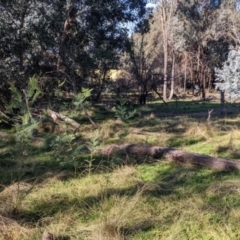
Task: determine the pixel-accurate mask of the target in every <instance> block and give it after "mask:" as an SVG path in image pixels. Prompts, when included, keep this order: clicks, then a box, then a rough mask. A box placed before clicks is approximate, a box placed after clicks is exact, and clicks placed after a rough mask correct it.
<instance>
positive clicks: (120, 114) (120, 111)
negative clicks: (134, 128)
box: [115, 98, 137, 121]
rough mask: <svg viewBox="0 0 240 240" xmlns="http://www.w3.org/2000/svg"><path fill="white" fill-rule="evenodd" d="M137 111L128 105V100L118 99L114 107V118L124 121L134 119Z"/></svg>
mask: <svg viewBox="0 0 240 240" xmlns="http://www.w3.org/2000/svg"><path fill="white" fill-rule="evenodd" d="M136 114H137V109H136V108H132V107H131V106H129V105H128V100H126V99H123V98H120V99H119V105H117V106H116V111H115V117H116V118H120V119H122V120H124V121H126V120H129V119H130V118H133V117H135V115H136Z"/></svg>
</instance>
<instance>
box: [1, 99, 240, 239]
mask: <svg viewBox="0 0 240 240" xmlns="http://www.w3.org/2000/svg"><path fill="white" fill-rule="evenodd" d="M171 104H172V105H171ZM175 104H176V102H173V103H170V104H169V105H168V107H166V106H164V105H162V104H159V103H151V104H149V105H148V106H145V107H142V108H140V109H139V110H138V117H136V118H134V119H133V120H131V119H129V120H127V121H123V120H119V119H116V118H114V111H113V110H111V111H107V110H105V109H104V108H103V106H98V107H97V108H92V109H91V111H89V114H91V116H92V118H93V119H94V120H95V121H96V123H97V124H98V126H99V130H98V131H96V130H94V128H93V126H92V125H91V124H89V122H88V121H87V120H86V119H84V117H82V116H80V115H77V113H76V112H72V113H69V116H70V115H71V117H74V118H75V119H78V120H79V121H80V122H81V123H83V124H82V127H81V129H80V131H79V132H77V133H71V132H68V131H67V130H65V131H62V132H61V133H60V132H58V133H56V132H54V131H53V132H49V133H44V132H43V133H41V134H40V137H39V138H35V139H22V140H21V141H16V140H15V138H14V135H13V134H12V133H9V134H8V135H7V136H5V137H1V140H0V189H1V192H0V239H3V240H5V239H13V240H17V239H22V240H25V239H26V240H29V239H41V238H42V234H43V232H44V231H49V232H51V233H53V234H54V236H55V239H59V240H60V239H62V240H64V239H65V240H67V239H71V240H81V239H84V240H85V239H102V240H107V239H109V240H112V239H113V240H114V239H115V240H120V239H127V240H128V239H129V240H139V239H142V240H145V239H146V240H149V239H153V240H161V239H163V240H165V239H179V240H180V239H181V240H182V239H186V240H188V239H197V240H198V239H204V240H205V239H214V240H215V239H217V240H218V239H223V240H225V239H229V240H230V239H231V240H232V239H240V230H239V227H238V222H239V217H240V196H239V194H240V180H239V179H240V178H239V177H240V173H239V172H219V171H214V170H210V169H205V168H194V167H191V166H188V167H185V168H183V167H179V166H176V165H173V164H172V163H170V162H168V161H167V160H164V159H163V160H161V161H160V162H158V163H156V162H152V161H151V159H149V158H148V157H145V156H143V157H142V159H141V162H142V163H141V164H140V163H139V161H138V160H139V159H136V158H134V157H133V156H117V155H116V156H113V157H111V158H108V159H105V158H103V157H99V156H98V155H97V154H96V151H97V150H98V149H99V148H102V147H104V146H105V145H107V144H111V143H116V144H121V143H139V144H147V145H158V146H169V147H176V148H180V149H184V150H187V151H193V152H197V153H202V154H209V155H211V156H219V157H224V158H229V159H239V158H240V151H239V147H240V140H239V139H240V130H239V120H240V118H239V116H238V114H237V108H236V106H234V107H232V106H229V107H228V108H227V110H226V111H225V112H224V113H223V114H220V113H221V112H220V111H219V109H220V107H219V105H217V104H216V103H212V102H209V103H207V102H206V103H204V104H202V103H201V104H200V103H199V104H193V102H188V101H183V102H178V106H175ZM170 105H171V107H170ZM212 109H214V110H213V112H212V115H211V118H210V121H207V118H208V111H210V110H212ZM213 113H214V114H213ZM134 129H138V130H141V133H142V134H137V133H136V132H134V131H133V130H134ZM145 133H147V134H145ZM151 133H153V134H151Z"/></svg>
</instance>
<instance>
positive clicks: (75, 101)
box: [73, 88, 92, 110]
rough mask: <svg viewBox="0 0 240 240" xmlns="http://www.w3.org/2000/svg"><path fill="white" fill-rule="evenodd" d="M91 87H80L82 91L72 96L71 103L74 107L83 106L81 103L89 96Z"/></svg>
mask: <svg viewBox="0 0 240 240" xmlns="http://www.w3.org/2000/svg"><path fill="white" fill-rule="evenodd" d="M91 92H92V89H88V88H82V91H81V92H79V93H78V94H76V95H75V96H74V99H73V105H74V106H75V108H76V109H78V110H79V108H82V107H83V103H84V102H85V101H86V99H87V98H89V97H90V96H91Z"/></svg>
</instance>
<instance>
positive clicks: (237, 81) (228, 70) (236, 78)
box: [215, 46, 240, 102]
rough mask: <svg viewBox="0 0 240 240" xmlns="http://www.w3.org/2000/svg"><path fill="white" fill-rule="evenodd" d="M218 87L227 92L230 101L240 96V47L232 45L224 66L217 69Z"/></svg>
mask: <svg viewBox="0 0 240 240" xmlns="http://www.w3.org/2000/svg"><path fill="white" fill-rule="evenodd" d="M215 74H216V80H217V82H216V84H215V86H216V88H217V89H218V90H220V91H221V92H222V93H226V94H227V97H228V98H229V99H230V101H231V102H232V101H235V100H237V99H239V98H240V49H239V47H237V48H234V47H232V46H231V47H230V51H229V54H228V58H227V60H226V61H225V62H224V63H223V66H222V68H216V69H215Z"/></svg>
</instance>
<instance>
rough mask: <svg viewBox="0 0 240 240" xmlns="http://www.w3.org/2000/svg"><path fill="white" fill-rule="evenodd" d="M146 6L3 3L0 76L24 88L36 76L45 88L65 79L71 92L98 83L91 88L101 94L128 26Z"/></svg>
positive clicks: (81, 0) (36, 0) (121, 1)
mask: <svg viewBox="0 0 240 240" xmlns="http://www.w3.org/2000/svg"><path fill="white" fill-rule="evenodd" d="M145 4H146V3H145V0H140V1H139V0H138V1H137V0H117V1H116V0H104V1H103V0H100V1H99V0H13V1H1V2H0V11H1V15H0V63H1V67H0V77H1V78H2V79H5V80H6V82H8V81H10V80H11V81H12V80H14V81H15V82H18V83H19V84H20V83H21V84H22V85H24V84H25V82H26V79H28V78H29V76H31V75H33V74H37V75H38V76H39V78H40V79H41V80H42V86H43V87H45V88H46V87H48V88H49V84H52V83H53V81H55V82H57V81H56V79H63V80H65V82H66V83H68V84H69V86H70V87H71V89H72V90H73V91H74V92H76V91H78V90H79V89H81V87H82V86H84V85H89V84H90V80H91V79H98V81H94V83H93V86H92V87H96V88H97V87H98V88H100V89H102V88H103V87H104V81H105V80H106V76H107V72H108V71H109V70H110V69H112V68H114V67H116V64H117V62H118V56H119V53H120V52H121V51H122V49H123V48H124V47H125V41H126V38H127V36H128V29H127V24H126V23H127V22H131V21H132V22H137V21H138V20H139V19H141V16H142V15H143V14H144V12H145ZM21 84H20V85H21ZM52 89H53V86H51V87H50V88H49V90H50V91H52Z"/></svg>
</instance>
